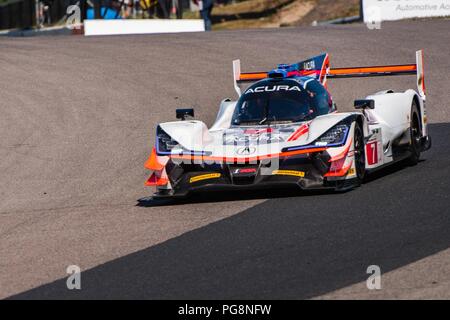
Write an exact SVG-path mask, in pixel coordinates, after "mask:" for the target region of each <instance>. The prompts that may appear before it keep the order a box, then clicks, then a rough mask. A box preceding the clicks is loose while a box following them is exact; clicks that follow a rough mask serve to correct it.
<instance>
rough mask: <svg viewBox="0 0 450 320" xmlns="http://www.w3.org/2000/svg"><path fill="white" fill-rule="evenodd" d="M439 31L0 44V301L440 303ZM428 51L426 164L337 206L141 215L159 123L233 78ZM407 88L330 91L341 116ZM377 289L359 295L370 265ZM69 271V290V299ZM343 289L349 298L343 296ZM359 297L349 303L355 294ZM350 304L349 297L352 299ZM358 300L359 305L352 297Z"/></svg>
mask: <svg viewBox="0 0 450 320" xmlns="http://www.w3.org/2000/svg"><path fill="white" fill-rule="evenodd" d="M449 30H450V21H448V20H431V21H421V22H419V21H408V22H400V23H386V24H383V26H382V29H381V30H368V29H367V28H366V27H365V26H364V25H346V26H332V27H315V28H313V27H310V28H308V27H307V28H293V29H291V28H289V29H288V28H286V29H277V30H249V31H233V32H231V31H230V32H225V31H224V32H214V33H205V34H181V35H154V36H126V37H97V38H83V37H79V36H73V37H65V36H64V37H63V36H61V37H36V38H1V39H0V111H1V116H0V137H1V140H0V159H1V161H0V175H1V184H0V259H1V260H0V297H1V298H7V297H11V298H20V299H31V298H32V299H38V298H68V299H69V298H152V299H153V298H154V299H159V298H207V299H216V298H275V299H278V298H295V299H298V298H317V297H318V298H321V297H328V298H341V297H351V298H361V297H377V298H378V297H380V298H408V297H416V298H450V270H449V257H450V255H449V247H450V213H449V205H450V186H449V182H450V169H449V168H450V148H449V138H450V108H449V103H448V101H449V95H448V90H449V88H450V81H449V80H448V78H449V74H450V62H449V59H448V54H449V51H450V50H449V49H450V36H449ZM421 48H423V49H425V68H426V81H427V90H428V99H427V107H428V114H429V119H430V121H431V125H430V132H431V135H432V137H433V148H432V150H430V151H429V152H427V153H426V154H424V155H423V161H421V162H420V163H419V164H418V165H417V166H415V167H408V166H404V165H401V164H400V165H396V166H395V167H393V168H391V169H387V170H383V171H381V172H380V173H378V174H376V175H373V176H371V177H370V179H369V181H368V182H367V183H365V184H364V185H363V186H362V187H360V188H358V189H356V190H354V191H351V192H347V193H337V194H335V193H300V192H298V191H296V190H273V191H270V192H239V193H220V194H205V195H202V196H197V197H194V198H193V199H192V200H191V202H185V203H171V202H167V203H166V202H163V203H160V202H151V201H150V202H147V203H145V205H144V206H137V200H138V199H140V198H142V197H145V196H148V195H150V192H151V191H150V190H149V189H148V188H145V187H144V186H143V182H144V180H145V179H146V177H147V172H146V171H145V169H144V168H143V163H144V162H145V160H146V158H147V156H148V154H149V151H150V148H151V146H152V143H153V141H154V131H155V126H156V124H157V123H158V122H161V121H168V120H172V119H174V110H175V108H177V107H188V106H194V107H195V111H196V116H197V118H199V119H204V120H205V122H206V123H207V124H211V123H212V121H213V120H214V117H215V112H216V111H217V108H218V104H219V102H220V100H221V99H222V98H225V97H235V94H234V91H233V87H232V78H231V61H232V60H233V59H236V58H241V60H242V65H243V69H244V70H248V71H259V70H265V69H268V68H270V67H272V66H274V65H275V64H277V63H284V62H295V61H298V60H300V59H302V58H304V57H308V56H311V55H315V54H317V53H320V52H322V51H327V52H329V53H330V55H331V63H332V65H334V66H336V67H346V66H363V65H371V64H372V65H382V64H401V63H413V62H414V59H415V54H414V52H415V51H416V50H417V49H421ZM414 87H415V79H414V77H410V76H406V77H391V78H386V79H381V78H374V79H362V80H361V79H351V80H334V81H333V82H331V83H330V91H331V92H332V93H333V95H334V99H335V101H336V102H337V104H338V108H339V109H340V110H351V109H352V108H351V106H352V101H353V100H354V99H356V98H361V97H364V96H365V95H366V94H369V93H372V92H375V91H378V90H381V89H389V88H392V89H395V90H402V89H407V88H414ZM373 264H376V265H379V266H380V267H381V270H382V272H383V275H386V277H385V278H383V279H385V280H383V289H382V290H380V291H377V292H376V293H372V292H368V290H367V289H365V288H363V286H361V284H362V283H364V281H365V280H366V279H367V277H368V275H367V274H366V269H367V267H368V266H369V265H373ZM69 265H78V266H80V267H81V269H82V270H83V272H82V290H80V291H69V290H67V289H66V278H65V277H66V276H67V274H66V268H67V266H69ZM355 286H356V288H357V289H354V290H353V289H349V290H350V292H351V294H349V293H348V292H347V293H345V292H346V291H345V290H347V289H346V288H355ZM358 288H359V289H358ZM352 290H353V291H352ZM355 290H356V291H355Z"/></svg>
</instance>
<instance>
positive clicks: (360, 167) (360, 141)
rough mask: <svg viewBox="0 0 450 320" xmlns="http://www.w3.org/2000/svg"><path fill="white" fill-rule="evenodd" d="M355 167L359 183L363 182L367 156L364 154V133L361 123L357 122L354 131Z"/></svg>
mask: <svg viewBox="0 0 450 320" xmlns="http://www.w3.org/2000/svg"><path fill="white" fill-rule="evenodd" d="M354 146H355V169H356V178H357V179H358V183H362V181H363V180H364V177H365V175H366V156H365V154H364V134H363V131H362V128H361V126H360V124H359V123H357V122H356V123H355V133H354Z"/></svg>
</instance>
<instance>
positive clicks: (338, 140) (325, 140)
mask: <svg viewBox="0 0 450 320" xmlns="http://www.w3.org/2000/svg"><path fill="white" fill-rule="evenodd" d="M348 129H349V128H348V126H347V125H345V124H338V125H335V126H334V127H333V128H331V129H330V130H328V131H327V132H325V133H324V134H323V135H321V136H320V137H319V138H318V139H317V140H316V142H315V145H316V146H329V145H330V144H332V145H339V144H344V143H345V139H346V138H347V133H348Z"/></svg>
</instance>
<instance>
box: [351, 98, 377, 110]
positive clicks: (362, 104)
mask: <svg viewBox="0 0 450 320" xmlns="http://www.w3.org/2000/svg"><path fill="white" fill-rule="evenodd" d="M355 109H375V101H374V100H355Z"/></svg>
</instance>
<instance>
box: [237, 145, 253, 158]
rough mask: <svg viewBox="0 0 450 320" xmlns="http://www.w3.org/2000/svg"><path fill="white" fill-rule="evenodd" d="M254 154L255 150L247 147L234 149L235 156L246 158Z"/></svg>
mask: <svg viewBox="0 0 450 320" xmlns="http://www.w3.org/2000/svg"><path fill="white" fill-rule="evenodd" d="M255 152H256V148H255V147H249V146H246V147H242V148H238V149H236V154H238V155H240V156H247V155H250V154H254V153H255Z"/></svg>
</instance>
